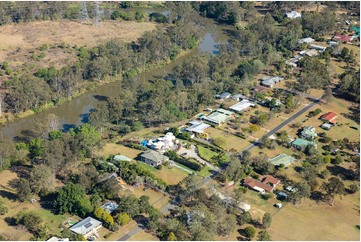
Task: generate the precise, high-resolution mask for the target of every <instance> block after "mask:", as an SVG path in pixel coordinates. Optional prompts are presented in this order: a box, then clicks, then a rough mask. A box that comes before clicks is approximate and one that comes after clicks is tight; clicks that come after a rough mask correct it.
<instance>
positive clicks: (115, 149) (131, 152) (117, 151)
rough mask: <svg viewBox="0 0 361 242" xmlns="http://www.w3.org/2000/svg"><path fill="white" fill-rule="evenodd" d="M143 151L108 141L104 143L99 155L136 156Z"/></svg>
mask: <svg viewBox="0 0 361 242" xmlns="http://www.w3.org/2000/svg"><path fill="white" fill-rule="evenodd" d="M142 152H143V151H141V150H137V149H132V148H129V147H126V146H124V145H118V144H114V143H108V144H106V145H104V147H103V149H102V150H101V152H100V155H102V156H105V157H107V156H109V155H125V156H127V157H129V158H132V159H134V158H136V157H137V156H138V155H139V154H140V153H142Z"/></svg>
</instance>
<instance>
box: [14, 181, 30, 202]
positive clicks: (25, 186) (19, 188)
mask: <svg viewBox="0 0 361 242" xmlns="http://www.w3.org/2000/svg"><path fill="white" fill-rule="evenodd" d="M16 195H17V197H18V199H19V200H20V201H22V202H24V201H26V200H28V199H29V198H30V195H31V188H30V183H29V181H28V180H25V179H22V178H21V179H19V181H18V183H17V184H16Z"/></svg>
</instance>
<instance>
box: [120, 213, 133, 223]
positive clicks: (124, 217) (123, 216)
mask: <svg viewBox="0 0 361 242" xmlns="http://www.w3.org/2000/svg"><path fill="white" fill-rule="evenodd" d="M130 220H131V218H130V217H129V215H128V214H126V213H120V214H118V216H117V223H118V224H119V225H121V226H123V225H126V224H128V223H129V222H130Z"/></svg>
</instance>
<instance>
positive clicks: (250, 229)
mask: <svg viewBox="0 0 361 242" xmlns="http://www.w3.org/2000/svg"><path fill="white" fill-rule="evenodd" d="M244 233H245V235H246V236H247V238H248V239H249V240H251V239H252V238H254V236H256V233H257V231H256V229H255V228H254V227H253V226H248V227H246V228H245V229H244Z"/></svg>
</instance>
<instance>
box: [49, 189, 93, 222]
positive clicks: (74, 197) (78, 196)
mask: <svg viewBox="0 0 361 242" xmlns="http://www.w3.org/2000/svg"><path fill="white" fill-rule="evenodd" d="M55 206H56V207H58V208H59V212H60V214H64V213H72V214H77V215H79V216H81V217H83V216H85V215H86V214H88V213H90V212H91V211H92V210H93V209H92V205H91V202H90V200H89V199H88V198H87V196H86V194H85V192H84V190H83V188H82V187H80V186H79V185H76V184H72V183H70V184H67V185H65V186H64V187H62V188H61V189H60V190H59V191H58V195H57V198H56V199H55Z"/></svg>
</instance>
